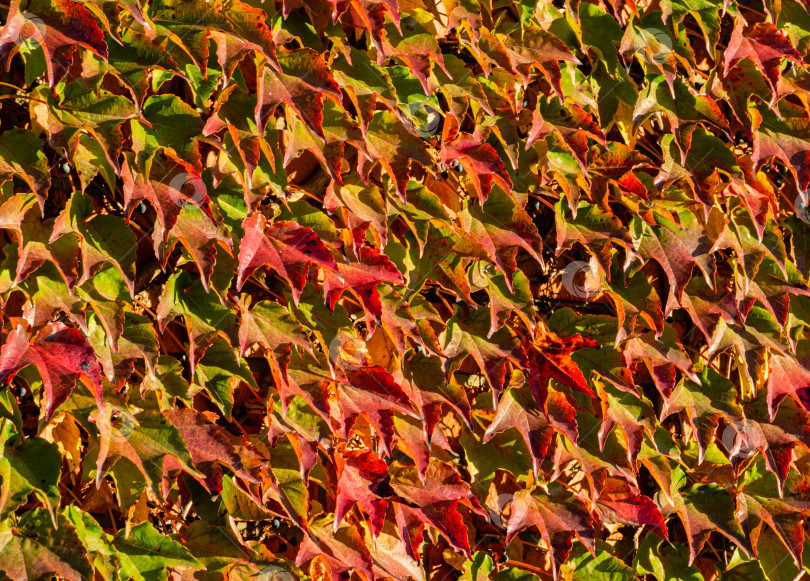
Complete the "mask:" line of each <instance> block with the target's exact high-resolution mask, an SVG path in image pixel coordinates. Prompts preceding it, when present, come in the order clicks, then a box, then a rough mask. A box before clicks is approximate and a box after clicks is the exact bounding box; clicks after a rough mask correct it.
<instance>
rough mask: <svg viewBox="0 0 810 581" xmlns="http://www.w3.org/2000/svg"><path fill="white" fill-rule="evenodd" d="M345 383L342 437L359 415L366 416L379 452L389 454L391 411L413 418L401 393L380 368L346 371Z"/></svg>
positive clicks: (391, 432) (341, 405) (341, 401)
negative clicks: (379, 443)
mask: <svg viewBox="0 0 810 581" xmlns="http://www.w3.org/2000/svg"><path fill="white" fill-rule="evenodd" d="M346 377H347V378H348V380H349V384H345V383H344V384H341V385H340V387H339V392H340V407H341V410H342V411H343V414H342V416H343V435H344V437H346V438H348V435H349V429H350V428H351V426H352V425H353V424H354V422H355V419H356V418H357V416H359V415H360V414H365V415H366V417H368V419H369V421H370V422H371V424H372V425H373V426H374V429H375V430H377V432H378V433H379V434H380V437H381V439H382V444H383V449H384V450H385V453H386V454H388V455H389V456H390V455H391V444H392V440H393V436H394V423H393V422H394V420H393V417H394V410H396V411H399V412H401V413H404V414H407V415H410V416H416V413H415V412H414V411H413V408H412V407H411V403H410V399H409V398H408V395H407V393H405V390H403V389H402V387H400V385H399V384H397V382H396V381H394V378H393V377H392V376H391V374H390V373H388V372H387V371H386V370H385V369H383V368H382V367H380V366H376V365H375V366H373V367H360V368H359V369H352V370H349V371H347V372H346Z"/></svg>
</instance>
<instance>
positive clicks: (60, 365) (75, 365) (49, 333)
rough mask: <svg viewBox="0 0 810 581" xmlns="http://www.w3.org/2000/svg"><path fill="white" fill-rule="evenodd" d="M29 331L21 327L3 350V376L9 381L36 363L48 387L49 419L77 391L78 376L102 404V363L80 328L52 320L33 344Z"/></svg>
mask: <svg viewBox="0 0 810 581" xmlns="http://www.w3.org/2000/svg"><path fill="white" fill-rule="evenodd" d="M28 341H29V334H28V332H27V331H25V329H23V328H22V327H17V328H16V329H14V330H13V331H12V332H11V333H9V335H8V337H7V338H6V342H5V344H4V345H3V347H2V350H0V379H2V380H3V381H9V380H10V379H11V378H12V377H13V376H14V374H15V373H17V371H19V370H20V369H22V368H23V367H25V366H26V365H34V366H35V367H36V368H37V370H38V371H39V374H40V376H41V377H42V383H43V385H44V386H45V419H46V420H50V419H51V418H52V417H53V414H54V412H55V411H56V408H58V407H59V406H60V405H61V404H62V403H64V401H65V400H66V399H67V398H68V396H69V395H70V393H71V392H72V391H73V386H74V385H75V384H76V380H77V379H80V378H81V379H83V380H84V381H85V383H86V384H87V386H88V388H89V389H90V391H91V392H92V393H93V394H94V395H95V396H96V403H97V404H98V406H99V407H101V396H102V392H103V388H102V386H101V366H100V365H99V364H98V360H97V359H96V354H95V351H93V348H92V347H91V346H90V344H89V343H88V342H87V339H85V338H84V335H82V334H81V333H80V332H79V331H77V330H76V329H71V328H69V327H66V326H65V325H63V324H61V323H51V324H50V325H48V326H46V327H43V328H42V329H41V330H40V332H39V333H38V334H37V336H36V338H35V340H34V343H29V342H28Z"/></svg>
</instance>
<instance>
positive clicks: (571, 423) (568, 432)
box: [484, 387, 578, 475]
mask: <svg viewBox="0 0 810 581" xmlns="http://www.w3.org/2000/svg"><path fill="white" fill-rule="evenodd" d="M532 400H533V398H532V394H531V393H530V392H529V390H528V389H527V388H525V387H521V388H512V389H509V390H507V391H506V392H505V393H504V394H503V397H502V398H501V401H500V403H499V404H498V410H497V413H496V414H495V418H494V419H493V420H492V423H491V424H490V425H489V427H488V428H487V431H486V433H485V434H484V443H486V442H488V441H489V440H490V439H491V438H492V436H493V435H495V434H497V433H499V432H503V431H504V430H507V429H509V428H516V429H517V430H518V431H519V432H520V435H521V436H523V440H524V441H525V442H526V446H527V447H528V448H529V451H530V452H531V454H532V460H533V463H534V473H535V474H536V475H539V474H540V463H541V462H542V461H543V459H544V458H545V457H546V452H547V451H548V447H549V445H550V444H551V439H552V437H553V435H554V432H555V431H557V432H560V433H561V434H563V435H565V436H566V437H567V438H568V439H569V440H571V442H576V441H577V436H578V433H577V422H576V419H575V416H576V412H575V411H574V408H573V406H571V404H570V403H568V400H567V399H566V398H565V396H564V395H563V394H561V393H559V392H556V391H553V390H552V391H549V393H548V397H547V398H546V402H545V406H544V407H545V409H540V408H538V407H537V404H536V403H535V402H534V401H532Z"/></svg>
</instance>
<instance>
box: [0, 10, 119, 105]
mask: <svg viewBox="0 0 810 581" xmlns="http://www.w3.org/2000/svg"><path fill="white" fill-rule="evenodd" d="M21 3H22V2H21V0H13V1H12V3H11V7H10V9H9V13H8V19H7V20H6V24H5V26H4V27H3V32H2V35H0V55H3V56H7V58H11V57H13V56H14V55H15V54H17V51H18V50H19V49H20V46H21V45H22V44H24V43H23V42H20V40H25V41H27V42H29V43H32V44H34V45H39V46H40V47H42V50H43V52H44V53H45V65H46V67H47V69H48V83H49V84H50V86H51V90H54V91H55V89H56V85H57V84H58V83H59V81H61V80H62V78H63V77H64V76H65V75H66V74H67V71H68V69H69V68H70V65H71V64H72V63H73V55H74V53H75V52H76V49H77V48H78V47H79V46H83V47H85V48H87V49H89V50H91V51H93V52H94V53H95V54H96V55H98V56H99V57H100V58H102V59H104V60H106V59H107V43H106V42H104V34H103V33H102V32H101V29H100V28H99V26H98V23H97V22H96V19H95V18H93V15H92V13H91V12H90V11H89V10H88V9H87V8H85V7H84V6H83V5H82V4H81V3H80V2H74V1H73V0H33V1H32V2H27V3H26V6H25V11H20V4H21ZM54 94H55V93H54Z"/></svg>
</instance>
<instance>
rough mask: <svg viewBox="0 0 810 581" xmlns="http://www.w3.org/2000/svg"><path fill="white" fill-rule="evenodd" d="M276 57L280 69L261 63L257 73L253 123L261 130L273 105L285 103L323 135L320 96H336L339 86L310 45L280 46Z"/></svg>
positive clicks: (316, 131)
mask: <svg viewBox="0 0 810 581" xmlns="http://www.w3.org/2000/svg"><path fill="white" fill-rule="evenodd" d="M278 57H279V59H278V61H279V63H280V65H281V70H282V72H277V71H275V70H273V69H272V68H271V67H264V72H263V73H262V74H261V75H259V83H258V88H257V93H258V95H259V99H258V101H257V102H256V111H255V117H256V125H258V126H259V128H260V130H263V129H264V127H265V125H266V124H267V121H268V119H269V118H270V116H271V114H272V112H273V111H274V110H275V108H276V107H277V106H278V105H280V104H281V103H286V104H287V105H289V106H290V107H291V108H292V109H293V111H295V112H296V113H297V114H298V116H299V117H300V118H301V119H302V120H303V121H304V123H306V124H307V126H308V127H309V128H310V129H312V131H314V132H315V134H316V135H318V136H319V137H321V138H323V137H324V135H323V127H322V125H321V124H322V123H323V98H324V96H329V97H332V98H333V99H335V100H336V102H339V100H340V90H339V88H338V85H337V83H336V82H335V80H334V79H333V78H332V73H331V72H330V71H329V68H328V67H327V66H326V62H325V61H324V60H323V56H321V55H320V54H318V53H317V52H316V51H314V50H312V49H310V48H299V49H295V50H286V49H281V50H279V53H278Z"/></svg>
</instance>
